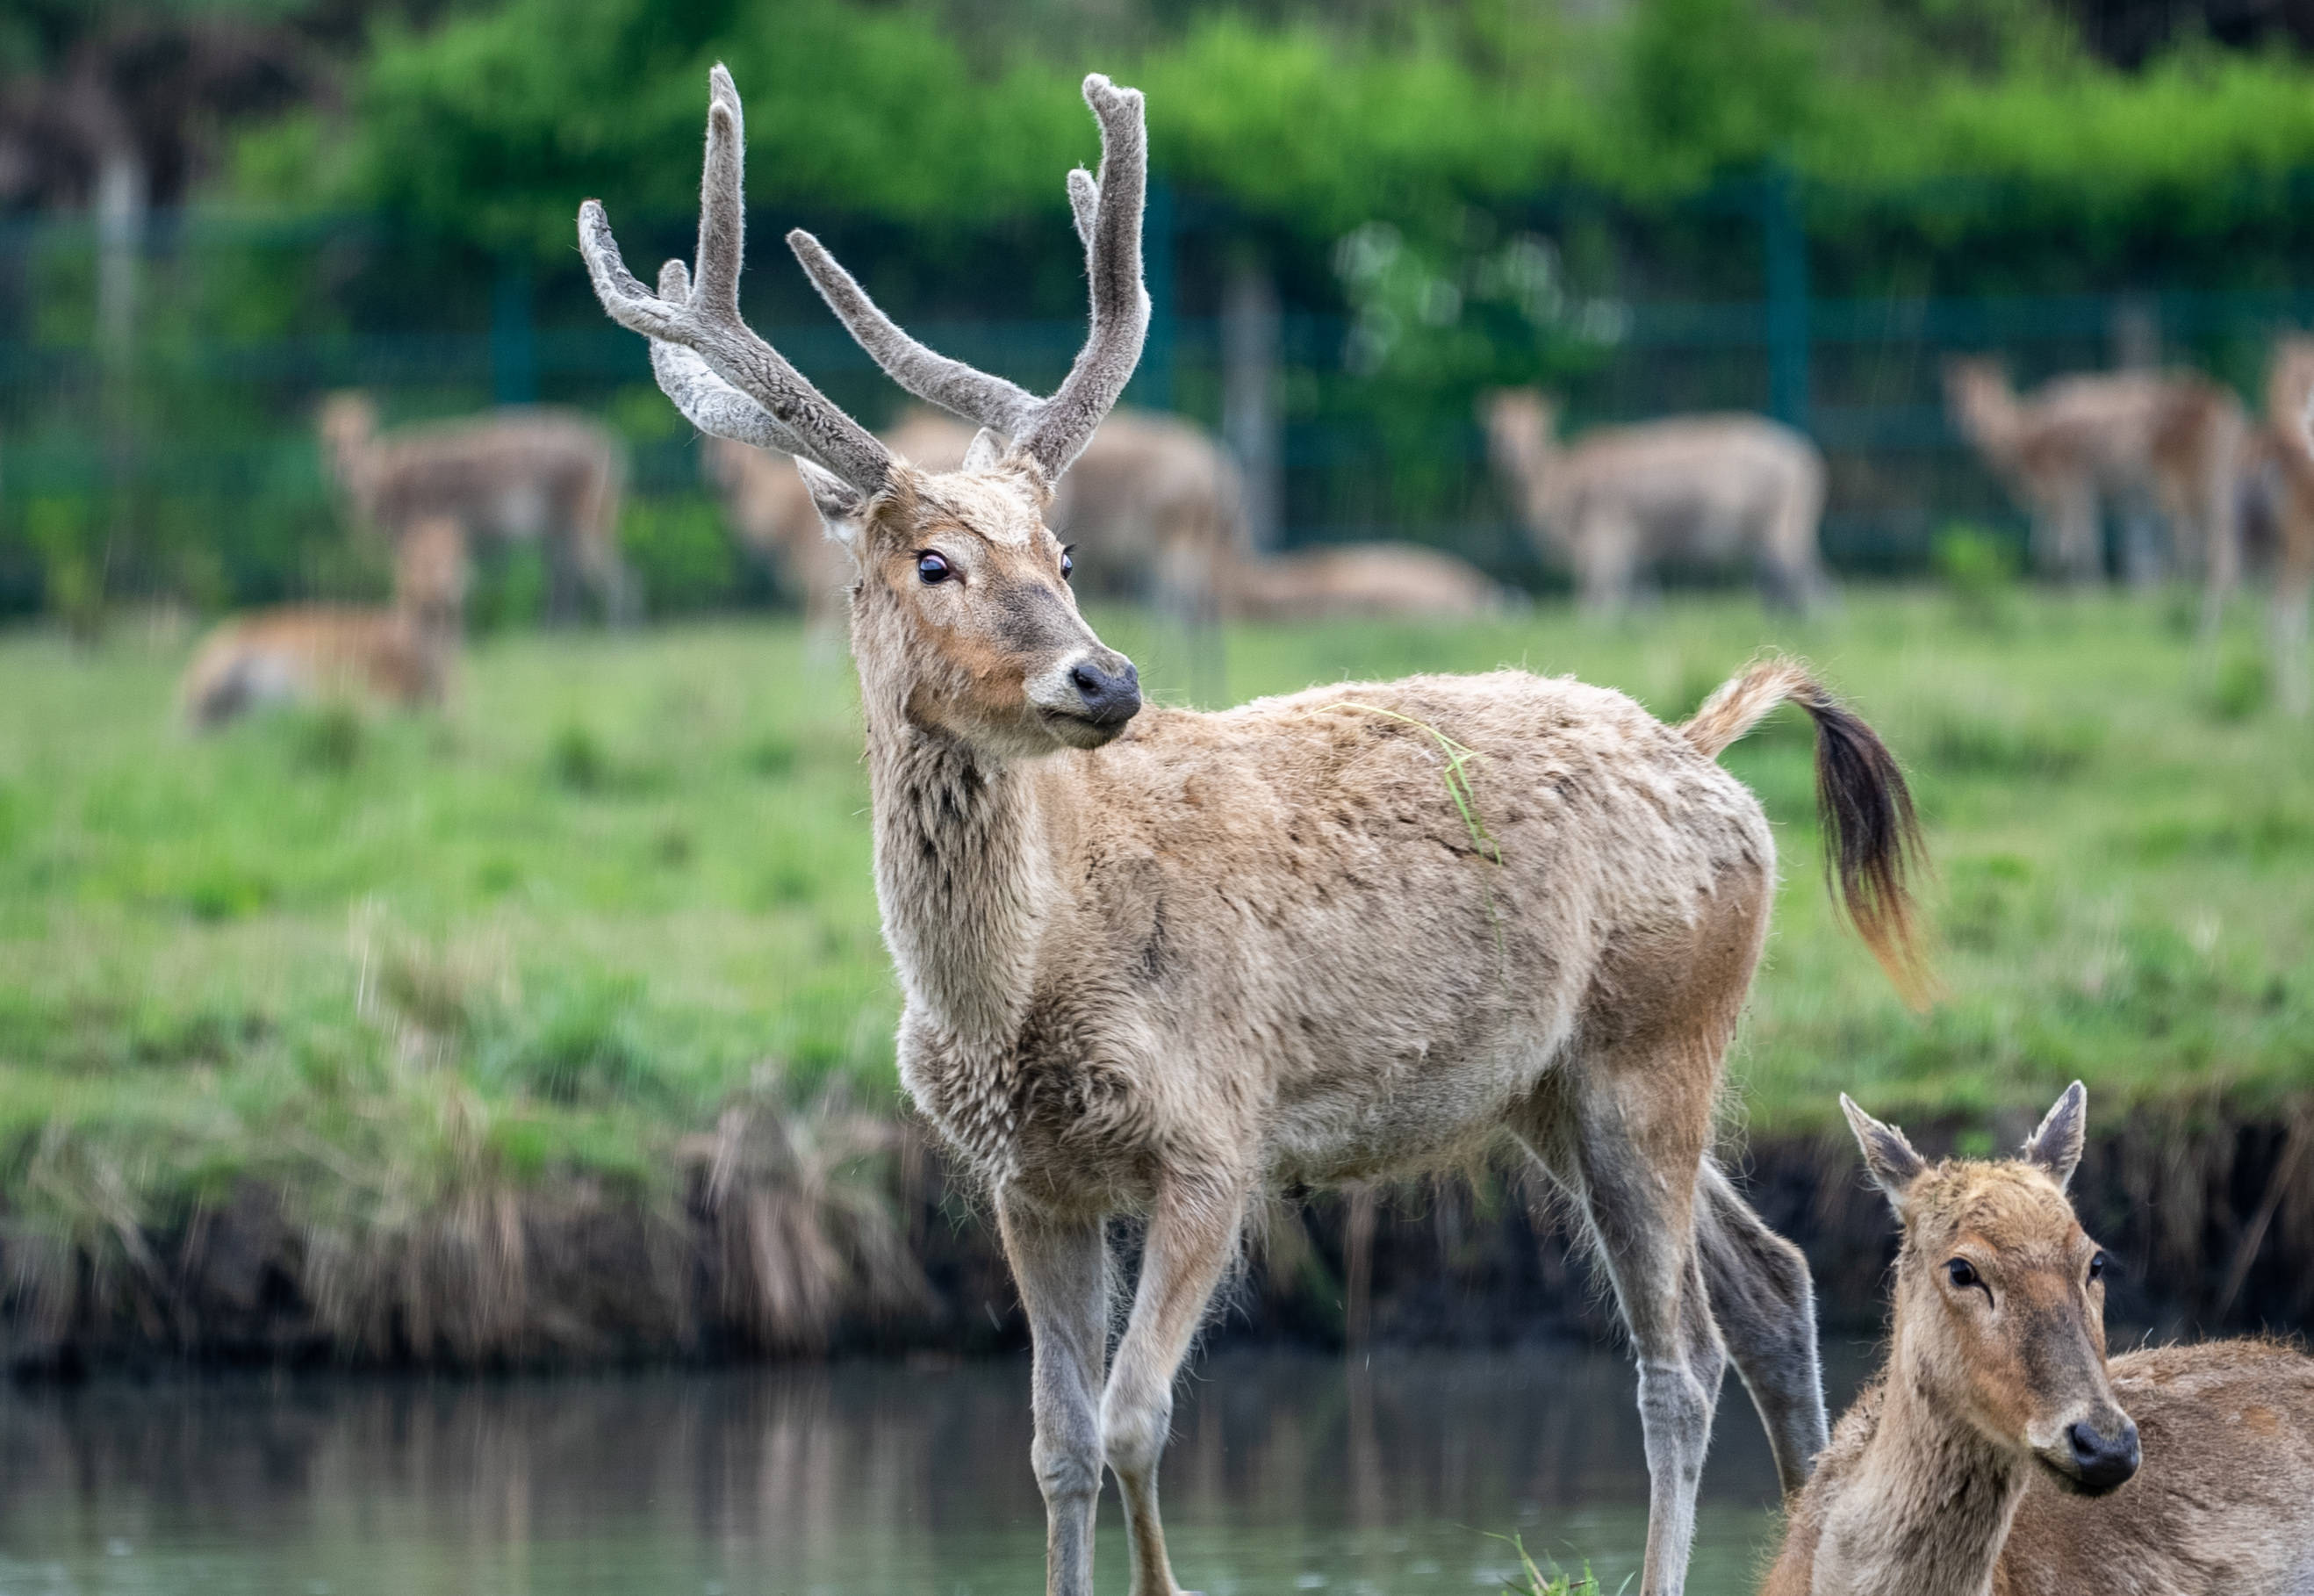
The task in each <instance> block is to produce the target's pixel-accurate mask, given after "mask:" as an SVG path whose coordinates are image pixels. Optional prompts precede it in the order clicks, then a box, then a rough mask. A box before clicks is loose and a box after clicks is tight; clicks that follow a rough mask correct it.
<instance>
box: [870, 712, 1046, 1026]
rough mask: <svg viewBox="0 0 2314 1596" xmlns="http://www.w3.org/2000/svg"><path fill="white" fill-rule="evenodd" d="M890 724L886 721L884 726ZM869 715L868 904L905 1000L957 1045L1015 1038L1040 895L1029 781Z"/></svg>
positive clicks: (1042, 864)
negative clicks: (871, 829)
mask: <svg viewBox="0 0 2314 1596" xmlns="http://www.w3.org/2000/svg"><path fill="white" fill-rule="evenodd" d="M895 719H896V718H895ZM879 720H884V718H882V717H879V716H877V715H876V714H875V713H874V711H873V710H870V725H869V735H868V773H869V781H870V786H871V789H872V790H873V795H874V798H873V801H874V805H875V824H876V895H877V899H878V902H879V906H880V907H881V908H882V910H883V916H884V936H885V939H886V940H887V941H888V943H889V944H890V945H891V948H892V957H893V959H894V960H895V962H896V963H897V965H898V966H899V970H900V979H901V981H902V983H903V984H904V985H905V987H906V989H907V992H908V996H909V999H910V1000H911V1001H912V1002H914V1003H918V1004H921V1005H923V1007H924V1008H925V1009H926V1010H928V1013H927V1018H930V1019H932V1021H933V1022H934V1023H936V1024H937V1025H938V1026H939V1027H941V1029H942V1030H944V1031H946V1032H948V1033H949V1034H950V1035H951V1036H955V1037H956V1038H957V1039H958V1041H960V1042H962V1043H964V1044H966V1045H967V1046H986V1047H1002V1046H1006V1045H1009V1043H1010V1041H1011V1037H1012V1036H1013V1035H1014V1034H1015V1032H1016V1031H1017V1030H1018V1029H1019V1027H1020V1020H1021V1017H1022V1015H1023V1014H1024V1013H1025V1012H1026V1010H1027V1007H1028V1001H1029V989H1030V986H1031V985H1032V983H1033V981H1034V977H1035V955H1036V946H1037V941H1038V936H1039V934H1040V932H1041V931H1042V930H1043V926H1044V922H1045V918H1046V913H1047V907H1046V906H1047V904H1048V903H1049V902H1050V894H1049V893H1047V891H1046V890H1045V883H1046V879H1047V862H1046V860H1045V857H1044V850H1043V847H1042V839H1041V831H1042V826H1041V824H1040V822H1041V813H1040V809H1039V806H1038V793H1037V782H1036V780H1035V779H1034V776H1033V774H1032V772H1031V771H1030V770H1029V768H1028V767H1025V766H1022V765H1017V764H1002V763H989V762H987V761H986V760H985V759H984V758H983V757H982V756H980V755H978V754H975V753H974V752H973V751H972V750H971V749H970V748H969V747H967V745H964V744H962V743H960V742H958V741H955V740H954V739H951V738H949V737H946V736H939V735H937V734H932V733H929V732H925V731H923V730H922V729H920V728H918V727H912V726H908V725H906V724H905V723H894V722H893V721H890V720H885V721H884V723H883V724H879Z"/></svg>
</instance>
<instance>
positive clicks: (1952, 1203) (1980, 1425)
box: [1840, 1080, 2137, 1495]
mask: <svg viewBox="0 0 2314 1596" xmlns="http://www.w3.org/2000/svg"><path fill="white" fill-rule="evenodd" d="M2088 1104H2089V1095H2088V1093H2087V1092H2085V1091H2084V1090H2083V1089H2082V1088H2081V1084H2080V1082H2079V1081H2078V1080H2077V1081H2075V1082H2074V1083H2073V1084H2072V1085H2071V1087H2070V1088H2068V1089H2066V1092H2065V1095H2064V1096H2063V1097H2062V1098H2058V1099H2057V1105H2056V1107H2053V1108H2052V1109H2050V1110H2049V1114H2048V1117H2047V1118H2045V1119H2044V1120H2043V1121H2042V1122H2041V1128H2040V1129H2039V1130H2037V1131H2036V1132H2034V1133H2033V1135H2032V1137H2031V1138H2030V1139H2029V1140H2027V1142H2026V1143H2025V1151H2024V1156H2023V1157H2022V1158H2019V1159H2014V1160H2004V1161H2001V1162H1998V1163H1981V1162H1977V1161H1975V1160H1961V1159H1948V1160H1945V1161H1943V1162H1941V1163H1938V1164H1930V1163H1927V1162H1926V1161H1924V1160H1922V1159H1921V1155H1920V1154H1919V1153H1917V1152H1914V1151H1912V1143H1911V1142H1907V1141H1906V1140H1905V1139H1904V1133H1903V1132H1902V1131H1900V1130H1898V1129H1896V1128H1895V1127H1894V1125H1886V1124H1881V1123H1880V1122H1879V1121H1878V1120H1877V1119H1874V1118H1873V1117H1872V1116H1871V1115H1868V1114H1867V1113H1865V1112H1864V1110H1862V1109H1861V1108H1859V1107H1857V1106H1856V1105H1855V1104H1854V1103H1851V1102H1850V1101H1849V1100H1848V1098H1846V1097H1844V1096H1843V1097H1842V1098H1841V1099H1840V1106H1841V1110H1842V1111H1843V1112H1845V1113H1846V1114H1847V1115H1848V1123H1849V1126H1850V1129H1852V1130H1853V1131H1854V1132H1855V1133H1856V1140H1857V1142H1858V1143H1859V1145H1860V1146H1862V1148H1863V1149H1864V1162H1865V1165H1866V1167H1867V1168H1869V1169H1870V1170H1871V1172H1872V1178H1873V1179H1874V1180H1875V1181H1877V1182H1878V1183H1879V1186H1880V1187H1881V1189H1882V1190H1883V1191H1885V1192H1886V1193H1887V1194H1888V1200H1889V1201H1890V1202H1891V1203H1893V1204H1895V1208H1896V1216H1897V1218H1898V1219H1900V1220H1901V1221H1903V1227H1904V1240H1903V1250H1902V1251H1901V1252H1900V1253H1899V1254H1898V1255H1897V1258H1896V1315H1895V1333H1894V1349H1893V1350H1892V1352H1891V1354H1890V1357H1889V1368H1890V1378H1891V1379H1892V1380H1903V1381H1906V1382H1907V1383H1908V1384H1910V1385H1911V1386H1912V1388H1913V1389H1916V1390H1917V1391H1918V1392H1919V1393H1920V1394H1921V1396H1922V1397H1924V1398H1927V1399H1928V1400H1929V1401H1930V1402H1931V1403H1933V1404H1935V1405H1936V1406H1938V1407H1939V1409H1940V1410H1942V1411H1943V1412H1945V1413H1946V1414H1947V1415H1951V1416H1953V1417H1956V1418H1958V1419H1960V1420H1963V1421H1965V1422H1966V1423H1967V1424H1971V1425H1973V1426H1974V1428H1975V1429H1976V1430H1977V1431H1978V1432H1979V1433H1981V1434H1983V1436H1984V1437H1985V1439H1987V1440H1988V1441H1990V1442H1992V1443H1993V1444H1994V1445H1995V1446H1996V1447H1999V1448H2000V1449H2001V1450H2002V1451H2009V1452H2012V1453H2021V1454H2029V1455H2030V1456H2031V1457H2032V1458H2034V1459H2036V1460H2037V1461H2038V1462H2039V1463H2040V1464H2041V1465H2042V1466H2043V1467H2044V1468H2046V1469H2047V1471H2048V1472H2049V1474H2050V1475H2051V1476H2052V1477H2053V1478H2054V1479H2055V1480H2056V1481H2057V1483H2058V1484H2059V1485H2061V1486H2064V1487H2065V1488H2067V1489H2069V1490H2071V1491H2075V1492H2079V1493H2081V1494H2083V1495H2104V1494H2105V1493H2106V1492H2107V1491H2110V1490H2113V1489H2115V1487H2116V1486H2120V1485H2121V1484H2122V1483H2123V1482H2124V1481H2125V1480H2127V1479H2128V1478H2129V1477H2130V1476H2132V1475H2133V1474H2135V1473H2136V1472H2137V1426H2136V1425H2135V1424H2132V1423H2131V1422H2130V1418H2129V1415H2127V1414H2125V1413H2124V1412H2122V1410H2121V1406H2120V1405H2119V1404H2118V1403H2117V1402H2115V1400H2114V1395H2113V1387H2112V1385H2111V1384H2110V1383H2109V1382H2108V1381H2107V1380H2106V1366H2105V1267H2106V1262H2105V1254H2104V1253H2103V1252H2102V1251H2101V1250H2100V1249H2099V1248H2098V1245H2097V1243H2096V1242H2094V1241H2092V1240H2090V1239H2089V1237H2088V1235H2087V1234H2085V1233H2084V1232H2083V1231H2082V1230H2081V1227H2080V1221H2078V1220H2077V1219H2075V1218H2074V1217H2073V1206H2072V1204H2071V1203H2070V1202H2069V1201H2067V1200H2066V1197H2065V1183H2066V1182H2067V1181H2068V1180H2070V1179H2071V1177H2072V1173H2073V1166H2074V1165H2075V1164H2077V1163H2079V1162H2080V1156H2081V1142H2082V1136H2083V1131H2084V1124H2085V1116H2086V1115H2087V1112H2088Z"/></svg>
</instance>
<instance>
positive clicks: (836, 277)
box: [788, 227, 1044, 434]
mask: <svg viewBox="0 0 2314 1596" xmlns="http://www.w3.org/2000/svg"><path fill="white" fill-rule="evenodd" d="M788 248H790V250H793V251H795V258H796V260H798V261H799V262H800V263H801V264H802V266H803V269H804V272H805V275H807V276H808V277H809V278H811V286H812V287H815V288H817V289H818V290H819V296H820V297H821V298H822V299H824V300H826V302H827V308H828V309H830V310H832V311H834V312H835V319H836V320H837V321H839V322H843V326H844V330H845V331H848V332H850V333H851V334H852V339H853V341H854V342H856V343H858V344H859V346H860V347H861V348H863V349H865V350H867V351H868V355H869V357H870V359H872V360H874V361H875V362H876V364H877V365H879V366H882V367H883V368H884V375H887V376H888V377H890V378H891V379H892V380H893V381H894V382H896V383H897V384H900V386H901V387H903V388H905V389H906V390H907V391H908V392H911V393H913V394H914V395H915V396H916V397H917V398H918V399H921V400H923V401H926V402H928V403H931V404H936V405H939V406H940V407H941V409H942V410H953V411H954V412H955V413H956V414H958V415H959V416H962V417H963V418H964V419H966V420H967V421H973V422H977V423H978V424H979V425H981V426H983V427H993V428H995V429H996V430H997V431H999V432H1002V433H1006V434H1011V433H1016V432H1018V431H1020V428H1023V427H1025V426H1027V425H1028V424H1029V421H1030V420H1031V419H1034V418H1035V416H1036V414H1037V409H1038V406H1039V405H1040V404H1042V403H1043V402H1044V401H1041V400H1039V399H1038V397H1037V396H1036V395H1035V394H1033V393H1031V392H1029V391H1028V390H1027V389H1026V388H1023V387H1021V386H1020V385H1019V384H1016V383H1008V382H1006V381H1005V380H1004V379H1003V378H1002V377H1000V376H994V375H990V374H989V373H987V372H985V371H982V370H981V369H979V368H978V367H977V366H967V365H966V364H965V363H964V362H963V361H961V360H951V359H949V357H947V356H946V355H943V354H941V353H940V352H939V351H938V350H937V349H933V348H928V347H926V346H925V345H923V344H921V343H918V342H917V341H916V340H915V339H913V338H911V337H909V336H908V334H907V332H906V331H905V330H904V329H902V327H901V326H900V324H899V323H898V322H895V321H893V320H892V318H891V317H889V316H888V315H886V314H885V313H884V312H883V310H882V309H881V308H880V307H879V306H878V304H876V302H875V301H874V300H872V299H870V298H869V297H868V291H867V290H866V289H865V288H862V287H861V286H860V284H859V281H858V279H857V278H853V277H852V274H851V273H850V272H848V271H846V270H844V269H843V266H842V264H841V263H839V262H838V261H837V260H836V259H835V256H833V255H831V254H829V253H828V252H827V246H826V245H825V244H823V243H821V242H819V240H817V238H814V237H813V236H812V235H811V234H808V233H807V232H805V231H804V230H803V229H802V228H800V227H798V228H796V229H795V230H794V231H793V232H791V233H790V234H788Z"/></svg>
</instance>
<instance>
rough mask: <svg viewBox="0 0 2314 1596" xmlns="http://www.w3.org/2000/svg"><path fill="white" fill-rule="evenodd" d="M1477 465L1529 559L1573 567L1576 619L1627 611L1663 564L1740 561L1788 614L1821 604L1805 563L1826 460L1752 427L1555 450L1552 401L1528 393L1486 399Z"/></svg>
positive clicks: (1590, 442)
mask: <svg viewBox="0 0 2314 1596" xmlns="http://www.w3.org/2000/svg"><path fill="white" fill-rule="evenodd" d="M1485 413H1486V423H1487V438H1488V452H1489V453H1490V454H1492V455H1493V457H1494V463H1495V469H1496V470H1497V471H1498V472H1501V473H1502V475H1503V477H1504V479H1505V480H1506V481H1507V482H1508V483H1509V485H1510V488H1511V491H1512V495H1513V498H1514V500H1515V504H1516V506H1517V508H1518V513H1519V516H1520V517H1521V519H1523V520H1524V522H1525V524H1526V528H1527V532H1528V534H1529V535H1530V536H1531V537H1532V539H1533V540H1534V544H1535V547H1536V548H1537V550H1539V551H1541V553H1543V554H1544V555H1546V556H1549V555H1552V554H1559V555H1562V556H1564V557H1565V558H1566V559H1568V560H1570V561H1572V562H1573V564H1574V567H1575V579H1576V584H1577V588H1578V589H1579V590H1580V592H1581V595H1582V599H1583V604H1584V606H1585V608H1587V609H1590V610H1593V611H1596V612H1613V611H1618V610H1621V608H1623V606H1624V605H1626V604H1629V603H1630V598H1631V584H1632V582H1633V580H1634V579H1635V578H1637V577H1638V574H1639V573H1640V572H1641V571H1643V570H1646V569H1648V568H1649V567H1652V566H1654V565H1656V564H1658V563H1659V562H1661V561H1663V560H1679V559H1686V560H1730V559H1733V558H1736V556H1738V555H1742V554H1746V553H1748V554H1749V555H1750V556H1751V558H1752V559H1753V561H1754V563H1755V565H1756V567H1757V569H1758V571H1759V577H1760V584H1761V589H1762V593H1763V594H1764V595H1766V596H1767V597H1768V598H1769V599H1770V600H1771V602H1774V603H1780V604H1789V605H1791V606H1792V607H1794V608H1796V609H1806V608H1807V607H1808V606H1809V605H1811V604H1815V603H1817V602H1818V601H1820V600H1822V599H1824V598H1825V597H1827V596H1829V595H1830V593H1831V590H1832V588H1831V583H1830V581H1829V579H1828V578H1826V577H1825V576H1824V561H1823V560H1822V558H1821V557H1820V556H1819V555H1818V553H1817V551H1816V521H1817V518H1818V517H1819V516H1821V515H1822V514H1823V512H1824V456H1823V455H1822V454H1818V453H1817V452H1816V446H1815V445H1814V444H1812V443H1810V442H1809V441H1808V440H1807V439H1806V437H1804V436H1801V435H1800V434H1798V433H1797V432H1795V431H1793V430H1792V429H1791V428H1788V427H1785V426H1782V425H1780V423H1777V422H1774V421H1770V420H1766V419H1762V418H1761V417H1758V416H1680V417H1674V418H1672V419H1667V420H1662V421H1648V422H1643V423H1641V424H1640V425H1638V426H1636V427H1615V428H1600V429H1598V430H1597V431H1594V432H1590V433H1586V434H1585V435H1584V436H1583V437H1581V438H1580V439H1579V440H1577V442H1575V443H1573V444H1570V445H1564V446H1562V445H1560V444H1559V439H1558V436H1557V434H1558V426H1559V405H1558V401H1555V400H1553V399H1551V398H1550V397H1548V396H1546V395H1545V394H1543V393H1541V392H1537V391H1536V390H1534V389H1532V388H1520V389H1514V390H1512V391H1510V392H1501V393H1496V394H1493V395H1491V396H1489V397H1488V401H1487V403H1486V412H1485Z"/></svg>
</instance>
